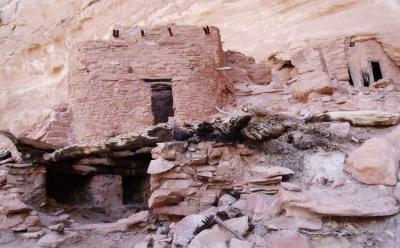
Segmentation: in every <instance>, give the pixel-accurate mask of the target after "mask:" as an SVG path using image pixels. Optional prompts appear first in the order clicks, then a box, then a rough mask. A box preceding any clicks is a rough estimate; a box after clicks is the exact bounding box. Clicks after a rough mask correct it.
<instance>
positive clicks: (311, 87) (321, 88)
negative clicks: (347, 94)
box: [294, 72, 335, 102]
mask: <svg viewBox="0 0 400 248" xmlns="http://www.w3.org/2000/svg"><path fill="white" fill-rule="evenodd" d="M334 91H335V87H334V86H333V84H332V82H331V80H330V79H329V77H328V75H326V74H324V73H320V72H310V73H305V74H301V76H300V77H299V78H298V80H297V82H296V83H295V85H294V96H295V97H296V98H297V99H299V100H301V101H304V102H306V101H307V99H308V96H309V95H310V94H311V93H319V94H327V95H332V94H333V92H334Z"/></svg>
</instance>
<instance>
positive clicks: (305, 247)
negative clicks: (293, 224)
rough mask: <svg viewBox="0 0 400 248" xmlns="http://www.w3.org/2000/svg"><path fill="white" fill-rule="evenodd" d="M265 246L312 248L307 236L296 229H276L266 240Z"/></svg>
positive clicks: (274, 247)
mask: <svg viewBox="0 0 400 248" xmlns="http://www.w3.org/2000/svg"><path fill="white" fill-rule="evenodd" d="M266 245H267V248H312V246H311V244H310V242H309V241H308V240H307V238H306V237H305V236H304V235H302V234H300V233H298V232H297V231H278V232H275V233H273V234H272V235H271V236H270V237H268V238H267V240H266Z"/></svg>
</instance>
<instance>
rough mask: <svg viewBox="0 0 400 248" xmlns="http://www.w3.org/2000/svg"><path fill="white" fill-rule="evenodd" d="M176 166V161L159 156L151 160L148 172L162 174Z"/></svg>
mask: <svg viewBox="0 0 400 248" xmlns="http://www.w3.org/2000/svg"><path fill="white" fill-rule="evenodd" d="M174 167H175V163H174V162H171V161H168V160H165V159H162V158H157V159H155V160H151V162H150V164H149V168H148V169H147V173H149V174H150V175H155V174H160V173H163V172H166V171H169V170H170V169H172V168H174Z"/></svg>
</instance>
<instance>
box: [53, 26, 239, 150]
mask: <svg viewBox="0 0 400 248" xmlns="http://www.w3.org/2000/svg"><path fill="white" fill-rule="evenodd" d="M70 64H71V68H70V74H69V78H68V94H69V98H70V101H69V107H68V111H70V112H72V116H70V115H67V116H66V117H65V115H64V116H61V118H59V119H57V118H56V120H55V122H53V123H52V124H51V128H50V130H48V134H46V138H45V140H46V141H48V142H50V143H53V144H63V143H65V140H66V138H67V139H68V140H69V142H73V143H76V142H78V143H79V142H91V141H96V140H99V139H102V138H105V137H107V136H112V135H116V134H120V133H124V132H127V131H139V130H143V129H144V128H146V127H149V126H152V125H153V124H157V123H160V122H168V121H171V122H174V123H180V124H183V123H185V122H186V123H193V122H199V121H204V120H206V119H207V118H209V116H210V115H211V114H213V113H215V111H216V109H215V107H221V106H224V105H225V104H226V103H229V102H231V101H232V99H233V83H232V80H231V79H230V78H229V77H227V76H226V75H225V73H224V71H223V70H222V69H223V68H222V69H221V68H220V67H222V66H223V65H224V51H223V50H222V45H221V38H220V34H219V30H218V29H217V28H214V27H207V28H205V29H203V28H201V27H192V26H159V27H154V28H139V27H137V28H123V27H115V28H114V30H113V36H112V37H111V40H106V41H100V40H98V41H87V42H83V43H79V44H77V45H75V46H74V49H73V51H72V54H71V57H70ZM57 123H62V125H57ZM66 123H67V124H66ZM58 138H60V139H58Z"/></svg>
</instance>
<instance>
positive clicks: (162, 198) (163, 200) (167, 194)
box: [149, 189, 185, 208]
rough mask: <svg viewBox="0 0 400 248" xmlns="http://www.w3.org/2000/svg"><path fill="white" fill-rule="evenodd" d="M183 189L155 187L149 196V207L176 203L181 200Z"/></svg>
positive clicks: (183, 194) (183, 193)
mask: <svg viewBox="0 0 400 248" xmlns="http://www.w3.org/2000/svg"><path fill="white" fill-rule="evenodd" d="M184 196H185V190H182V189H157V190H155V191H154V192H153V193H152V194H151V196H150V198H149V207H150V208H154V207H160V206H165V205H170V204H176V203H179V202H180V201H182V200H183V198H184Z"/></svg>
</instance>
